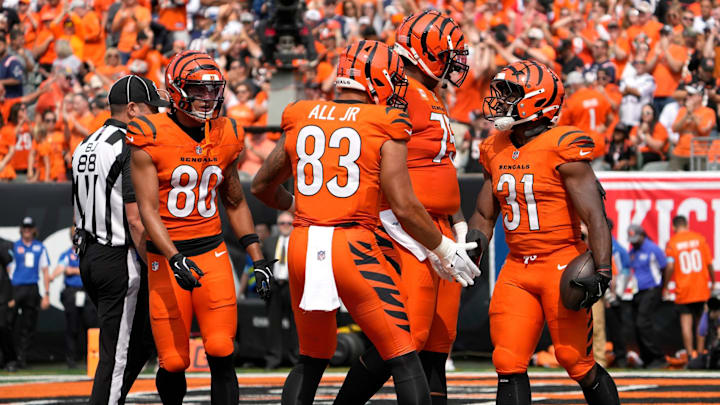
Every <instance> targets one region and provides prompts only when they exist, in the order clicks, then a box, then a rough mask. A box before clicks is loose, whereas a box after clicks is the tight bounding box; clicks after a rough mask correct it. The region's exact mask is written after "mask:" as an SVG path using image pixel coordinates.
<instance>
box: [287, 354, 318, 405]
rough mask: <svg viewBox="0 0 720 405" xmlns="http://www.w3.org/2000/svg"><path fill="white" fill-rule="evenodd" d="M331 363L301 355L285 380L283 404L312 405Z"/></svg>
mask: <svg viewBox="0 0 720 405" xmlns="http://www.w3.org/2000/svg"><path fill="white" fill-rule="evenodd" d="M329 363H330V360H329V359H316V358H313V357H308V356H304V355H300V357H299V359H298V363H297V364H296V365H295V367H293V369H292V370H291V371H290V374H289V375H288V377H287V379H285V385H284V386H283V392H282V400H281V404H282V405H306V404H307V405H312V403H313V400H314V399H315V392H316V391H317V387H318V385H319V384H320V379H321V378H322V375H323V373H324V372H325V369H326V368H327V366H328V364H329Z"/></svg>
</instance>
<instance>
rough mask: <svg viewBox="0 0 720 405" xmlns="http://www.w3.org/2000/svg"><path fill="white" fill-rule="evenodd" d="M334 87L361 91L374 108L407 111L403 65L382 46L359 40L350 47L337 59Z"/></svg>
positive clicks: (393, 53) (406, 83)
mask: <svg viewBox="0 0 720 405" xmlns="http://www.w3.org/2000/svg"><path fill="white" fill-rule="evenodd" d="M335 86H336V87H338V88H346V89H353V90H360V91H365V92H367V94H368V96H370V99H371V100H373V102H374V103H375V104H387V105H389V106H392V107H396V108H401V109H403V110H404V109H406V108H407V102H406V101H405V92H406V91H407V86H408V81H407V78H406V77H405V65H403V62H402V60H401V59H400V57H399V56H398V55H397V54H396V53H395V52H393V51H392V49H390V48H389V47H388V46H387V45H385V44H384V43H382V42H378V41H370V40H362V41H356V42H353V43H352V44H350V46H348V47H347V48H346V49H345V52H343V54H342V55H340V60H339V61H338V70H337V78H336V79H335Z"/></svg>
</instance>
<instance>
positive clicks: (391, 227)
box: [380, 210, 428, 262]
mask: <svg viewBox="0 0 720 405" xmlns="http://www.w3.org/2000/svg"><path fill="white" fill-rule="evenodd" d="M380 222H382V224H383V227H384V228H385V232H387V233H388V235H390V237H391V238H393V239H394V240H395V242H397V243H399V244H401V245H402V246H403V247H404V248H405V249H407V250H409V251H410V253H412V254H414V255H415V257H417V259H418V260H419V261H421V262H422V261H424V260H425V259H427V254H428V250H427V249H426V248H425V246H423V245H421V244H420V242H418V241H416V240H415V239H413V238H412V236H410V235H408V233H407V232H405V230H404V229H403V228H402V225H400V221H398V219H397V218H396V217H395V214H393V212H392V210H385V211H380Z"/></svg>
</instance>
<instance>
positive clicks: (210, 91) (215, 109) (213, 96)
mask: <svg viewBox="0 0 720 405" xmlns="http://www.w3.org/2000/svg"><path fill="white" fill-rule="evenodd" d="M173 85H174V86H175V88H176V89H178V90H179V92H180V94H181V95H182V101H181V102H180V103H179V105H177V106H176V108H177V109H178V110H180V111H182V112H184V113H186V114H187V115H189V116H191V117H192V118H194V119H196V120H198V121H202V122H204V121H207V120H211V119H215V118H217V117H218V116H219V115H220V109H221V108H222V104H223V101H224V97H223V94H224V92H225V80H182V79H178V80H176V83H174V84H173ZM198 102H200V103H202V104H201V105H200V106H197V105H196V104H197V103H198Z"/></svg>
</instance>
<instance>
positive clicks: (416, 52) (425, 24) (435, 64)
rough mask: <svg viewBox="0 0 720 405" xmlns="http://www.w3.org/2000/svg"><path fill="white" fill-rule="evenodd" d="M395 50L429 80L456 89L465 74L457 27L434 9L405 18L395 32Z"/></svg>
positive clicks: (464, 48) (461, 39)
mask: <svg viewBox="0 0 720 405" xmlns="http://www.w3.org/2000/svg"><path fill="white" fill-rule="evenodd" d="M395 51H396V52H397V53H399V54H400V55H402V56H403V57H404V58H406V59H407V60H409V61H410V62H412V63H413V64H414V65H416V66H418V67H419V68H420V69H421V70H422V71H423V72H424V73H425V74H426V75H428V76H430V77H431V78H433V79H435V80H438V81H443V80H447V81H449V82H450V83H452V84H453V85H454V86H455V87H460V86H461V85H462V83H463V81H465V77H467V73H468V65H467V55H468V50H467V45H466V44H465V37H464V36H463V33H462V30H461V29H460V26H459V25H457V23H455V21H453V19H452V18H450V17H448V16H446V15H443V14H442V13H440V12H438V11H436V10H426V11H424V12H422V13H418V14H413V15H410V16H409V17H407V18H406V19H405V20H404V21H403V22H402V24H400V26H399V27H398V28H397V31H396V42H395Z"/></svg>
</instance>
